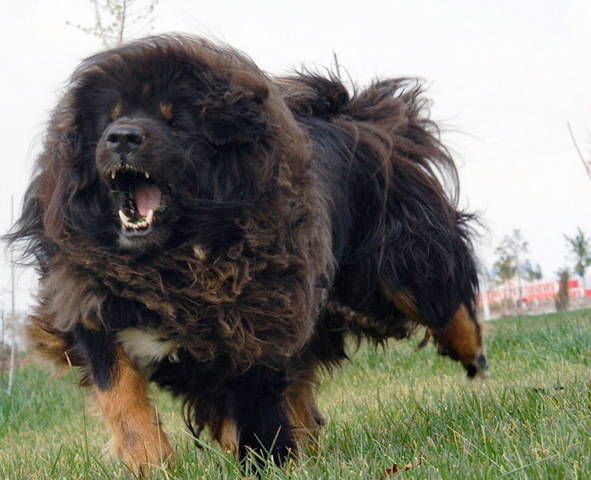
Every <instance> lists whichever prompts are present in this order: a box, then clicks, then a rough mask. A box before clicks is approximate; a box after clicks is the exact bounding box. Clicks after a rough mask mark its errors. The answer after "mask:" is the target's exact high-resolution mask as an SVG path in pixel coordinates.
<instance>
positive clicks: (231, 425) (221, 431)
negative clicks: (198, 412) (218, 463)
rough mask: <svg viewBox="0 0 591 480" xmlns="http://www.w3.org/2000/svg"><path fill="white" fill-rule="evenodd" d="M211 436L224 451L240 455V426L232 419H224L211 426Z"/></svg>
mask: <svg viewBox="0 0 591 480" xmlns="http://www.w3.org/2000/svg"><path fill="white" fill-rule="evenodd" d="M211 434H212V436H213V438H214V439H215V440H216V441H217V442H218V443H219V444H220V447H221V448H222V450H225V451H228V452H231V453H232V454H234V455H237V454H238V442H239V437H238V426H237V425H236V422H235V421H234V420H232V419H231V418H227V417H226V418H222V419H220V420H219V421H218V422H216V424H215V425H211Z"/></svg>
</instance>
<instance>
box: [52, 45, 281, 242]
mask: <svg viewBox="0 0 591 480" xmlns="http://www.w3.org/2000/svg"><path fill="white" fill-rule="evenodd" d="M236 58H239V59H241V57H239V56H238V57H237V56H234V60H233V61H236ZM241 60H243V61H244V65H243V69H242V70H239V72H240V74H239V75H238V74H236V68H234V69H233V70H226V69H225V68H224V64H223V55H221V54H220V53H219V52H215V51H212V50H211V49H210V48H209V46H208V45H203V48H202V49H201V50H196V51H195V50H194V51H188V50H187V49H186V48H183V47H182V46H180V45H175V44H174V43H173V42H168V43H166V42H164V43H163V44H157V43H156V44H152V43H150V42H149V41H144V42H142V43H137V44H131V45H128V46H126V47H123V48H119V49H115V50H112V51H107V52H104V53H101V54H99V55H97V56H95V57H92V58H90V59H88V60H87V61H86V62H85V63H83V64H82V66H81V67H80V68H79V69H78V71H77V72H76V73H75V74H74V77H73V80H72V88H71V89H70V92H69V95H68V102H67V111H68V112H69V113H70V114H71V116H72V117H73V120H72V124H73V125H72V128H71V131H70V132H68V135H66V136H64V135H61V139H63V138H66V139H67V141H69V142H71V143H75V146H73V147H72V148H71V150H72V152H71V154H70V156H71V157H72V158H71V159H70V162H71V165H70V167H71V168H70V170H69V171H68V172H64V176H63V179H64V181H65V179H66V178H69V179H70V180H73V181H72V182H71V183H70V184H69V185H62V187H63V189H65V190H66V192H64V194H65V196H67V197H69V199H70V200H71V203H70V204H69V205H68V206H69V207H70V208H69V211H66V212H62V214H63V215H64V216H66V217H68V218H66V219H65V222H64V223H66V224H67V225H69V226H70V228H73V229H78V231H79V232H80V231H81V232H83V233H85V234H89V235H94V236H95V237H101V236H102V238H103V241H107V242H108V241H110V242H111V243H112V244H114V245H115V246H118V247H121V248H124V249H127V250H136V251H137V250H139V251H145V250H149V249H154V248H158V247H162V246H164V245H166V244H167V242H169V241H170V240H171V238H172V237H173V236H175V237H176V238H180V237H182V234H183V232H188V231H189V230H191V229H193V230H194V229H195V228H199V225H197V224H198V223H199V221H198V219H197V220H196V219H195V218H194V216H195V214H196V212H198V211H199V205H204V204H205V203H207V205H208V207H209V208H208V212H213V211H215V205H218V206H220V205H225V206H226V207H227V206H228V205H245V204H248V203H252V202H257V201H261V199H262V198H263V197H264V196H265V194H266V193H267V191H268V190H269V189H270V187H271V185H272V181H273V176H274V173H275V170H274V166H275V164H276V161H275V153H274V149H273V140H272V135H271V128H270V127H269V123H270V122H269V121H268V112H267V111H266V108H265V103H266V100H267V97H268V94H269V91H268V80H267V79H266V77H265V76H264V75H263V74H262V73H261V72H259V71H258V70H257V69H256V67H254V66H253V65H252V64H251V63H250V62H249V61H248V60H246V59H241ZM230 72H231V73H230ZM59 141H62V140H59ZM81 187H82V188H81ZM77 202H78V203H80V204H83V205H80V206H77V205H76V203H77ZM220 208H221V207H220ZM77 212H84V214H85V215H87V216H89V215H90V216H92V214H93V213H96V218H95V219H94V222H95V223H94V225H93V224H92V222H91V219H89V218H86V219H81V218H76V216H77ZM221 216H224V215H223V213H220V217H221ZM77 220H78V221H77ZM229 220H230V219H228V221H229ZM202 227H203V226H202ZM191 233H192V234H194V231H192V232H191Z"/></svg>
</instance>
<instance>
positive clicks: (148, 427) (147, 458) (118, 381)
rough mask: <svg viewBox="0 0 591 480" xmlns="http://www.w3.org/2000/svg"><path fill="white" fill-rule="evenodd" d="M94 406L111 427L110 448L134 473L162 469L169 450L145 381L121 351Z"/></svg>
mask: <svg viewBox="0 0 591 480" xmlns="http://www.w3.org/2000/svg"><path fill="white" fill-rule="evenodd" d="M94 398H95V401H96V404H97V406H98V408H99V410H100V411H101V413H102V414H103V416H104V417H105V419H106V421H107V423H108V424H109V426H110V427H111V431H112V434H113V436H112V438H111V444H110V448H111V451H112V453H113V455H114V456H116V457H118V458H120V459H121V460H122V461H123V462H124V463H125V464H126V465H127V466H128V467H129V468H130V469H131V470H132V471H133V472H134V473H138V474H142V473H145V470H146V467H149V466H158V465H161V464H162V463H163V462H164V461H165V460H166V459H167V458H168V457H169V456H170V455H171V454H172V449H171V447H170V444H169V443H168V439H167V438H166V434H165V433H164V431H163V430H162V426H161V425H160V422H159V420H158V417H157V415H156V413H155V411H154V408H153V407H152V406H151V405H150V402H149V400H148V392H147V385H146V381H145V380H144V378H143V377H142V376H141V375H140V374H139V373H138V372H137V371H136V370H135V369H134V367H133V366H132V364H131V362H130V360H129V359H128V358H127V356H126V355H125V354H124V353H123V350H122V349H118V352H117V366H116V368H115V372H114V378H113V381H112V384H111V387H110V388H109V389H108V390H107V391H101V390H99V389H98V388H95V392H94Z"/></svg>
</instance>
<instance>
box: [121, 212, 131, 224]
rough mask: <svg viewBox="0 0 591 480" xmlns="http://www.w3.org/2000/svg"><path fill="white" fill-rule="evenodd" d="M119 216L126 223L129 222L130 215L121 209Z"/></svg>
mask: <svg viewBox="0 0 591 480" xmlns="http://www.w3.org/2000/svg"><path fill="white" fill-rule="evenodd" d="M119 218H120V219H121V223H123V224H124V225H126V224H128V223H129V217H128V216H127V215H125V214H124V213H123V210H119Z"/></svg>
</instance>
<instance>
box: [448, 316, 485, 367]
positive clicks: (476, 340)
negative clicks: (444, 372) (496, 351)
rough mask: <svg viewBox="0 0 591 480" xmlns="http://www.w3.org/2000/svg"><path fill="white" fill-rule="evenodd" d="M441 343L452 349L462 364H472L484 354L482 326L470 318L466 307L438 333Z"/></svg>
mask: <svg viewBox="0 0 591 480" xmlns="http://www.w3.org/2000/svg"><path fill="white" fill-rule="evenodd" d="M438 337H439V342H440V343H441V344H442V345H443V346H445V347H447V348H450V349H451V350H452V351H453V352H454V353H455V355H456V356H457V357H458V360H459V361H460V362H462V364H464V365H466V364H470V363H472V362H473V361H474V359H475V358H476V357H477V356H478V355H480V354H481V353H482V336H481V331H480V325H479V324H478V323H477V322H476V321H475V320H474V319H472V318H471V317H470V314H469V313H468V310H467V309H466V307H465V306H464V305H461V306H460V308H458V310H457V311H456V313H455V314H454V316H453V317H452V319H451V321H450V322H449V323H448V324H447V325H446V326H445V327H444V328H443V329H441V331H440V332H439V333H438Z"/></svg>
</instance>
